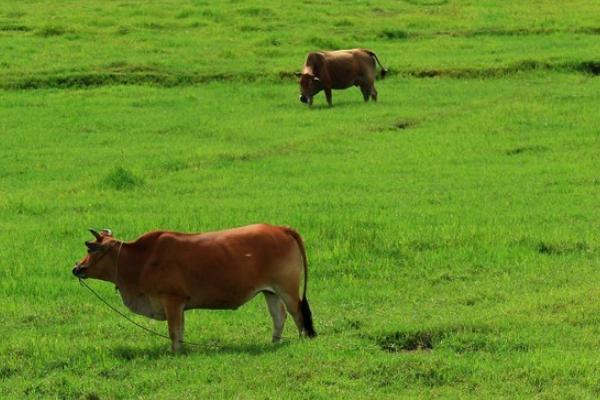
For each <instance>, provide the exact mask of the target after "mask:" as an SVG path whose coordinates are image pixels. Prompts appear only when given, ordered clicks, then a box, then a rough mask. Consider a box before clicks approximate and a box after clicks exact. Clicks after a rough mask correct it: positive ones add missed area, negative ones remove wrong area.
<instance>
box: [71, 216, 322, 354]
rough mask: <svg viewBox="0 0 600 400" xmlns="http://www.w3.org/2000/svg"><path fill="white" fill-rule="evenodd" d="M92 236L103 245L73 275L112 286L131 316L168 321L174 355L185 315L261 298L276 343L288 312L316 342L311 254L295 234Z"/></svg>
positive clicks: (260, 228) (269, 229) (90, 245)
mask: <svg viewBox="0 0 600 400" xmlns="http://www.w3.org/2000/svg"><path fill="white" fill-rule="evenodd" d="M90 231H91V232H92V234H93V235H94V236H95V238H96V240H95V241H88V242H86V246H87V249H88V254H87V255H86V256H85V257H84V258H83V259H82V260H81V261H79V262H78V263H77V264H76V265H75V268H73V274H74V275H75V276H76V277H78V278H81V279H85V278H94V279H100V280H104V281H107V282H112V283H114V284H115V285H116V287H117V288H118V290H119V292H120V294H121V297H122V299H123V303H124V304H125V305H126V306H127V307H128V308H129V309H130V310H131V311H133V312H135V313H137V314H140V315H144V316H146V317H150V318H154V319H157V320H161V321H164V320H167V322H168V327H169V337H170V338H171V341H172V350H173V351H177V350H178V349H179V348H180V345H181V342H182V341H183V325H184V316H183V312H184V311H185V310H189V309H194V308H208V309H236V308H238V307H239V306H241V305H242V304H244V303H246V302H247V301H249V300H250V299H252V298H253V297H254V296H256V294H258V293H259V292H262V293H263V294H264V296H265V299H266V301H267V306H268V308H269V312H270V313H271V317H272V318H273V342H277V341H279V340H280V338H281V333H282V331H283V325H284V322H285V317H286V312H285V310H286V309H287V311H288V312H289V313H290V314H291V315H292V317H293V318H294V322H295V323H296V326H297V327H298V330H299V332H300V335H301V336H302V335H304V336H308V337H314V336H316V332H315V330H314V327H313V322H312V316H311V311H310V307H309V305H308V301H307V300H306V284H307V269H306V253H305V251H304V244H303V242H302V238H301V237H300V235H299V234H298V233H297V232H296V231H294V230H293V229H290V228H285V227H279V226H272V225H266V224H259V225H249V226H245V227H241V228H235V229H229V230H224V231H219V232H210V233H198V234H187V233H177V232H168V231H154V232H149V233H146V234H144V235H142V236H141V237H140V238H138V239H137V240H135V241H132V242H123V241H121V240H117V239H115V238H113V236H112V233H111V232H110V231H109V230H103V231H101V232H100V233H98V232H97V231H95V230H93V229H90ZM303 276H304V289H303V293H302V299H301V298H300V296H299V288H300V281H301V279H302V277H303ZM284 305H285V308H284Z"/></svg>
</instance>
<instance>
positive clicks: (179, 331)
mask: <svg viewBox="0 0 600 400" xmlns="http://www.w3.org/2000/svg"><path fill="white" fill-rule="evenodd" d="M162 303H163V307H164V309H165V314H166V316H167V323H168V326H169V337H170V338H171V350H172V351H173V352H177V351H179V349H180V348H181V344H182V342H183V325H184V318H183V310H184V308H185V301H184V300H183V299H181V298H180V297H176V296H165V297H164V298H163V299H162Z"/></svg>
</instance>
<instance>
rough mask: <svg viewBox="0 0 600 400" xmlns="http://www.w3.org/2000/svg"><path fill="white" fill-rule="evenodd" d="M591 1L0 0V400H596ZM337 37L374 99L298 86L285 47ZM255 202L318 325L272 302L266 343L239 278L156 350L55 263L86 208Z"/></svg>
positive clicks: (189, 227) (83, 235)
mask: <svg viewBox="0 0 600 400" xmlns="http://www.w3.org/2000/svg"><path fill="white" fill-rule="evenodd" d="M342 4H343V5H342ZM598 15H600V4H598V3H597V2H592V1H586V0H577V1H570V2H566V3H564V4H562V3H561V4H560V5H557V2H553V1H536V2H501V1H493V0H485V1H478V2H471V1H458V0H456V1H452V0H448V1H443V0H440V1H418V0H411V1H401V2H388V1H379V0H373V1H368V2H357V1H356V2H355V1H353V2H350V1H348V2H338V1H320V2H309V1H306V2H302V4H297V5H296V4H295V5H294V6H290V5H289V4H288V3H285V2H276V1H272V0H270V1H266V0H263V1H257V2H252V3H247V2H243V1H230V2H222V3H217V2H205V1H163V2H152V3H148V4H146V3H141V2H129V1H111V2H101V3H98V4H92V3H88V2H81V1H55V2H51V3H49V4H47V3H46V2H35V1H32V2H4V3H2V4H1V5H0V295H1V296H0V310H1V311H0V316H1V324H0V333H1V340H0V398H2V399H9V398H15V399H17V398H87V399H113V398H114V399H130V398H144V399H146V398H148V399H150V398H164V399H168V398H240V399H254V398H292V399H294V398H297V399H305V398H314V399H329V398H357V399H360V398H373V399H375V398H377V399H379V398H389V399H395V398H434V397H437V398H491V397H494V398H526V397H536V398H598V396H600V375H599V374H598V370H599V369H600V351H599V350H598V349H599V344H600V302H599V296H600V288H599V287H598V284H597V282H598V281H599V279H600V270H599V268H598V267H599V265H600V239H599V236H598V234H599V232H600V222H599V221H600V206H599V204H600V203H599V202H598V199H599V198H600V173H599V172H600V155H599V154H600V125H599V123H598V103H599V101H600V80H599V79H598V78H597V77H596V74H597V73H598V72H600V41H599V40H598V39H599V35H600V25H598V20H597V16H598ZM351 47H366V48H371V49H372V50H374V51H375V52H376V53H377V54H378V56H379V58H380V59H381V61H382V63H383V64H384V65H385V66H386V67H387V68H389V69H390V71H391V72H390V75H389V77H388V78H386V80H384V81H377V82H376V86H377V90H378V91H379V102H378V103H372V102H370V103H363V101H362V97H361V95H360V91H359V90H358V89H355V88H351V89H348V90H345V91H334V93H333V102H334V106H333V107H332V108H328V107H326V106H325V99H324V96H323V94H322V93H321V94H319V95H318V96H316V98H315V106H314V107H312V108H308V107H306V106H304V105H303V104H301V103H300V102H299V101H298V92H299V90H298V85H297V83H296V81H295V79H294V78H293V72H294V71H297V70H299V69H300V68H301V66H302V63H303V61H304V57H305V55H306V53H307V52H308V51H312V50H317V49H332V48H351ZM255 222H270V223H273V224H281V225H289V226H292V227H294V228H295V229H297V230H298V231H299V232H300V233H301V234H302V236H303V237H304V240H305V242H306V248H307V253H308V259H309V283H308V298H309V301H310V304H311V307H312V309H313V317H314V322H315V328H316V330H317V332H318V333H319V336H318V337H317V338H316V339H315V340H301V339H299V338H298V337H297V332H296V329H295V327H294V326H293V323H292V321H291V319H289V318H288V321H287V323H286V328H285V331H284V342H283V343H282V344H279V345H272V344H271V343H270V335H271V319H270V316H269V314H268V312H267V309H266V306H265V304H264V300H263V299H262V297H261V296H258V297H257V298H256V299H254V300H253V301H252V302H250V303H249V304H247V305H246V306H244V307H242V308H240V309H239V310H237V311H207V310H195V311H191V312H187V313H186V340H189V341H191V342H194V343H198V344H200V346H199V347H191V346H188V347H187V348H186V350H185V351H184V352H183V354H178V355H172V354H171V353H170V352H169V342H168V341H167V340H164V339H161V338H157V337H153V336H150V335H148V334H146V333H144V332H143V331H141V330H140V329H138V328H136V327H135V326H132V325H131V324H129V323H128V322H127V321H125V320H123V319H122V318H121V317H119V316H118V315H116V314H115V313H114V312H112V311H111V310H109V309H108V308H106V307H105V306H103V305H102V304H101V303H100V302H99V301H98V300H97V299H95V298H94V297H93V296H92V295H91V294H90V293H89V292H87V291H86V290H85V289H84V288H83V287H81V286H80V285H79V283H78V282H77V280H76V279H75V278H74V277H73V276H72V275H71V268H72V267H73V264H74V262H75V261H76V260H78V259H80V258H81V257H82V256H83V255H84V254H85V247H84V245H83V242H84V240H88V239H90V236H89V233H88V232H87V230H86V229H87V228H88V227H97V228H104V227H108V228H112V230H113V232H114V235H115V236H116V237H117V238H120V239H125V240H133V239H135V238H136V237H137V236H139V235H141V234H142V233H144V232H146V231H148V230H152V229H172V230H180V231H209V230H216V229H223V228H227V227H233V226H240V225H245V224H249V223H255ZM89 283H90V285H91V286H92V287H94V288H95V289H96V290H98V291H99V292H100V293H101V294H102V295H103V296H104V297H105V298H107V299H108V300H109V301H110V302H111V303H112V304H114V305H118V306H119V307H121V309H122V310H125V309H124V308H123V307H122V305H121V304H120V298H119V297H118V295H117V294H116V293H115V291H114V287H112V286H111V285H109V284H106V283H104V282H100V281H90V282H89ZM133 318H134V319H135V320H136V321H138V322H139V323H141V324H143V325H144V326H147V327H149V328H151V329H154V330H157V331H159V332H161V333H166V323H164V322H156V321H152V320H149V319H146V318H143V317H139V316H133Z"/></svg>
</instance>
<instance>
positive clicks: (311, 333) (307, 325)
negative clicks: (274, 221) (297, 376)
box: [285, 228, 317, 338]
mask: <svg viewBox="0 0 600 400" xmlns="http://www.w3.org/2000/svg"><path fill="white" fill-rule="evenodd" d="M285 230H286V232H287V233H288V235H290V236H291V237H293V238H294V240H296V243H298V247H299V248H300V253H301V254H302V263H303V264H304V289H303V291H302V300H300V312H301V313H302V321H303V322H304V331H305V332H306V334H307V336H308V337H310V338H313V337H315V336H317V332H316V331H315V327H314V325H313V320H312V312H311V311H310V306H309V305H308V300H306V286H307V284H308V267H307V261H306V250H305V249H304V241H303V240H302V237H301V236H300V234H299V233H298V232H296V231H295V230H293V229H291V228H285Z"/></svg>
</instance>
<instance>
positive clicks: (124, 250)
mask: <svg viewBox="0 0 600 400" xmlns="http://www.w3.org/2000/svg"><path fill="white" fill-rule="evenodd" d="M119 246H121V245H117V249H118V247H119ZM136 253H137V252H136V251H135V247H134V246H133V245H132V244H130V243H123V244H122V246H121V248H120V250H117V252H116V253H115V257H114V275H113V277H114V279H113V283H114V284H115V286H116V287H117V289H119V291H121V292H123V291H130V290H131V289H132V288H134V287H136V286H137V284H138V281H139V276H140V270H141V262H142V260H140V257H139V256H138V255H137V254H136Z"/></svg>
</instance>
